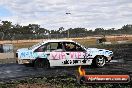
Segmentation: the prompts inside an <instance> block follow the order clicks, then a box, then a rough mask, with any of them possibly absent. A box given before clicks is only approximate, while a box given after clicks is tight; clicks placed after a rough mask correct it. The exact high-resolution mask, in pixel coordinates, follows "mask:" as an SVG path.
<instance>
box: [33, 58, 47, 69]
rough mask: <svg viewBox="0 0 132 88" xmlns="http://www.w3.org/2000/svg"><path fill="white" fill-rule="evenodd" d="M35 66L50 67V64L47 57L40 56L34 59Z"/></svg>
mask: <svg viewBox="0 0 132 88" xmlns="http://www.w3.org/2000/svg"><path fill="white" fill-rule="evenodd" d="M34 67H36V68H50V64H49V61H48V60H47V59H44V58H38V59H36V60H35V61H34Z"/></svg>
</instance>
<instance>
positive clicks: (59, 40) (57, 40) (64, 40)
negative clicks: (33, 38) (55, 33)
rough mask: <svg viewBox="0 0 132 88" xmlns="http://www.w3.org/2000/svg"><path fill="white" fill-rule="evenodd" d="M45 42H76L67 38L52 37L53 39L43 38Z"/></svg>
mask: <svg viewBox="0 0 132 88" xmlns="http://www.w3.org/2000/svg"><path fill="white" fill-rule="evenodd" d="M43 42H74V41H72V40H66V39H63V40H62V39H51V40H43Z"/></svg>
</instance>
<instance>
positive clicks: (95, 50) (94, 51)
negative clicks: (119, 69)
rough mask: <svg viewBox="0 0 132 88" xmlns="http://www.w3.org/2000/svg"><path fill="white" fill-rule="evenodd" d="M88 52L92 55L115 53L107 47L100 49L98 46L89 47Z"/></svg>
mask: <svg viewBox="0 0 132 88" xmlns="http://www.w3.org/2000/svg"><path fill="white" fill-rule="evenodd" d="M87 52H88V53H90V54H91V55H94V54H96V55H104V56H111V55H113V52H112V51H110V50H106V49H98V48H87Z"/></svg>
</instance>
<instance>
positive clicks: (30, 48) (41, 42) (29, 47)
mask: <svg viewBox="0 0 132 88" xmlns="http://www.w3.org/2000/svg"><path fill="white" fill-rule="evenodd" d="M42 43H43V42H40V43H37V44H35V45H33V46H31V47H29V48H28V49H30V50H31V49H33V48H35V47H37V46H39V45H41V44H42Z"/></svg>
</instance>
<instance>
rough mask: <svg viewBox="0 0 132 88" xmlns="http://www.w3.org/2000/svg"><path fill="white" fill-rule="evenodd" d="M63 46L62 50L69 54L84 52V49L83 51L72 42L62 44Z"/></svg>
mask: <svg viewBox="0 0 132 88" xmlns="http://www.w3.org/2000/svg"><path fill="white" fill-rule="evenodd" d="M63 45H64V48H65V50H66V51H70V52H83V51H85V49H83V48H82V47H81V46H79V45H77V44H76V43H73V42H64V43H63Z"/></svg>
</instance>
